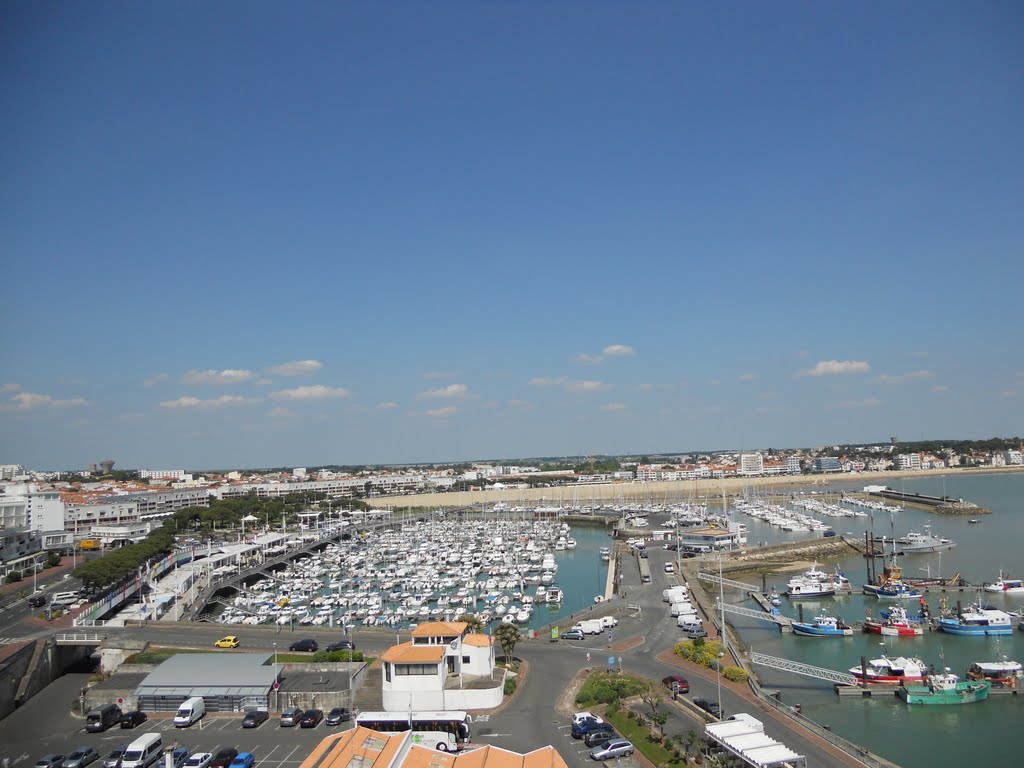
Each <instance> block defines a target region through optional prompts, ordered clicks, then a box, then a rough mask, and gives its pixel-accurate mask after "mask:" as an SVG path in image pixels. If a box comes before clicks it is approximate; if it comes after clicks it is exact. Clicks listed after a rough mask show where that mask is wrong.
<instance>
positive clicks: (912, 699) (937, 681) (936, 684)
mask: <svg viewBox="0 0 1024 768" xmlns="http://www.w3.org/2000/svg"><path fill="white" fill-rule="evenodd" d="M924 682H925V684H924V685H923V686H921V685H917V686H914V685H903V686H900V688H899V690H897V691H896V695H897V696H899V697H900V698H901V699H903V700H904V701H905V702H907V704H973V703H974V702H976V701H982V700H984V699H987V698H988V692H989V690H990V689H991V688H992V683H990V682H989V681H987V680H967V681H964V682H959V681H958V680H957V676H956V675H953V674H950V671H949V668H948V667H947V668H946V672H945V674H942V675H928V676H927V677H926V678H925V680H924Z"/></svg>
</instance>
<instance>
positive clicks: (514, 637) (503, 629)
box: [494, 624, 522, 662]
mask: <svg viewBox="0 0 1024 768" xmlns="http://www.w3.org/2000/svg"><path fill="white" fill-rule="evenodd" d="M494 634H495V636H496V637H497V638H498V642H499V643H501V652H502V653H503V654H504V655H505V661H506V662H507V661H508V660H509V658H510V657H511V656H512V652H513V651H514V650H515V649H516V643H518V642H519V641H520V639H522V635H520V634H519V627H517V626H516V625H515V624H502V625H501V626H500V627H498V628H497V629H496V630H494Z"/></svg>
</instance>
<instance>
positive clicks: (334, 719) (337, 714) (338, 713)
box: [326, 707, 352, 725]
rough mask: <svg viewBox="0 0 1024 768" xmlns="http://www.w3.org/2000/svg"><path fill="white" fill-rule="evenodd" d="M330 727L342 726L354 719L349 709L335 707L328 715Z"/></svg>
mask: <svg viewBox="0 0 1024 768" xmlns="http://www.w3.org/2000/svg"><path fill="white" fill-rule="evenodd" d="M326 719H327V724H328V725H341V724H342V723H346V722H348V721H349V720H351V719H352V713H351V712H350V711H349V710H348V708H347V707H335V708H334V709H332V710H331V711H330V712H328V713H327V718H326Z"/></svg>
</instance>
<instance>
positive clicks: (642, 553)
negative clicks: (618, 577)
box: [640, 549, 647, 560]
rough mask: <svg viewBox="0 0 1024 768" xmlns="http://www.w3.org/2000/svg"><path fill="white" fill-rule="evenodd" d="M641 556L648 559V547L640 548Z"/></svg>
mask: <svg viewBox="0 0 1024 768" xmlns="http://www.w3.org/2000/svg"><path fill="white" fill-rule="evenodd" d="M640 557H642V558H643V559H644V560H646V559H647V550H646V549H641V550H640Z"/></svg>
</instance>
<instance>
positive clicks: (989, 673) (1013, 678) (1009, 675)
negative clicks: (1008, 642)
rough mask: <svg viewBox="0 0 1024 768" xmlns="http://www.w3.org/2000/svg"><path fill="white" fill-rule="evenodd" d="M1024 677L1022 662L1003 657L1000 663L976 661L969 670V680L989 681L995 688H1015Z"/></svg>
mask: <svg viewBox="0 0 1024 768" xmlns="http://www.w3.org/2000/svg"><path fill="white" fill-rule="evenodd" d="M1022 677H1024V668H1022V667H1021V665H1020V662H1016V661H1010V660H1009V659H1007V658H1006V656H1003V658H1002V659H1001V660H1000V661H976V662H974V663H973V664H971V666H970V667H969V668H968V669H967V679H968V680H988V681H989V682H990V683H992V686H993V687H994V688H1015V687H1016V686H1017V681H1018V680H1019V679H1021V678H1022Z"/></svg>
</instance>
